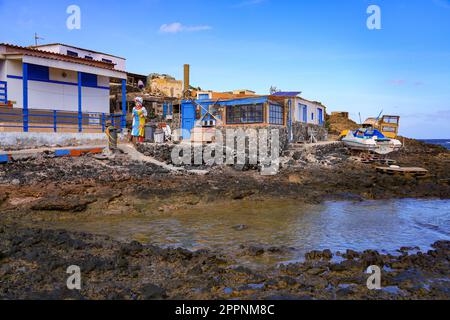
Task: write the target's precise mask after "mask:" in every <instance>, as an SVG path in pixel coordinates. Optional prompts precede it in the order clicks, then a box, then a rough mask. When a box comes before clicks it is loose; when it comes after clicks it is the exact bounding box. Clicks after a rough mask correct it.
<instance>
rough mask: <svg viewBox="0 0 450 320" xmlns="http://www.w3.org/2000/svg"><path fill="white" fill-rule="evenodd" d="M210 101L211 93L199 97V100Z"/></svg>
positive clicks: (201, 94)
mask: <svg viewBox="0 0 450 320" xmlns="http://www.w3.org/2000/svg"><path fill="white" fill-rule="evenodd" d="M208 99H209V93H200V94H199V95H198V100H208Z"/></svg>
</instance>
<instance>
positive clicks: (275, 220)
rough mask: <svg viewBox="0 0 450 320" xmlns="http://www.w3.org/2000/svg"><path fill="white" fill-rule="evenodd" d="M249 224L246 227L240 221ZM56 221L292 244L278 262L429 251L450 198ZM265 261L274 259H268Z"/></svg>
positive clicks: (446, 223)
mask: <svg viewBox="0 0 450 320" xmlns="http://www.w3.org/2000/svg"><path fill="white" fill-rule="evenodd" d="M237 225H244V226H246V227H247V228H244V229H243V230H241V231H237V230H235V229H234V228H233V227H234V226H237ZM53 226H55V227H59V228H67V229H72V230H80V231H87V232H92V233H102V234H108V235H111V236H113V237H116V238H119V239H121V240H131V239H135V240H139V241H142V242H146V243H149V244H155V245H159V246H165V247H167V246H171V247H184V248H187V249H192V250H197V249H202V248H208V249H218V250H222V251H224V252H225V253H227V252H228V253H232V252H233V253H235V254H237V255H238V256H239V253H240V251H241V249H240V246H241V245H245V246H247V247H248V246H250V245H258V246H267V247H271V246H272V247H273V246H275V247H278V246H280V247H292V248H294V249H295V250H293V251H292V252H291V253H289V254H286V252H284V253H283V255H280V256H272V257H270V259H269V260H270V261H271V262H273V261H276V262H281V261H286V260H295V259H298V258H300V257H303V255H304V253H305V252H307V251H311V250H323V249H331V250H332V251H333V252H336V251H344V250H346V249H353V250H357V251H361V250H365V249H376V250H379V251H385V252H391V253H394V252H395V250H397V249H399V248H400V247H402V246H418V247H420V248H421V249H422V250H427V249H429V246H430V245H431V244H432V243H433V242H435V241H437V240H450V201H449V200H393V201H366V202H327V203H325V204H323V205H304V204H298V203H295V202H281V201H277V202H272V201H263V202H249V201H236V202H231V203H227V204H224V205H217V204H216V205H214V206H213V205H208V206H197V207H195V208H193V209H190V210H179V211H177V212H174V213H170V214H167V213H164V214H163V213H161V214H158V215H153V216H147V217H141V218H126V217H123V218H121V219H114V220H111V219H105V220H104V221H98V220H97V221H95V222H92V221H80V220H74V221H71V222H68V221H64V222H60V223H56V225H55V224H54V225H53ZM260 260H261V261H263V262H264V263H265V262H268V261H269V260H268V258H267V257H261V258H260Z"/></svg>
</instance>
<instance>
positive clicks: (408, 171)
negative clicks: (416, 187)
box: [376, 167, 428, 176]
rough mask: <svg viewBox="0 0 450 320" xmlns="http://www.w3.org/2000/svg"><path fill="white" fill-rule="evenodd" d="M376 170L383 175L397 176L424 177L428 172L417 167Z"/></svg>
mask: <svg viewBox="0 0 450 320" xmlns="http://www.w3.org/2000/svg"><path fill="white" fill-rule="evenodd" d="M376 170H377V171H378V172H381V173H385V174H391V175H393V174H398V175H408V174H409V175H415V176H424V175H426V174H427V173H428V170H426V169H424V168H419V167H404V168H392V167H377V168H376Z"/></svg>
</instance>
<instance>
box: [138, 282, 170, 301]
mask: <svg viewBox="0 0 450 320" xmlns="http://www.w3.org/2000/svg"><path fill="white" fill-rule="evenodd" d="M141 296H142V299H143V300H161V299H164V298H166V297H167V294H166V290H165V289H163V288H161V287H158V286H157V285H154V284H152V283H149V284H146V285H144V286H143V287H142V288H141Z"/></svg>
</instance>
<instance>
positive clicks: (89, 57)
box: [84, 56, 94, 60]
mask: <svg viewBox="0 0 450 320" xmlns="http://www.w3.org/2000/svg"><path fill="white" fill-rule="evenodd" d="M84 58H85V59H88V60H94V58H92V57H91V56H84Z"/></svg>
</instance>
